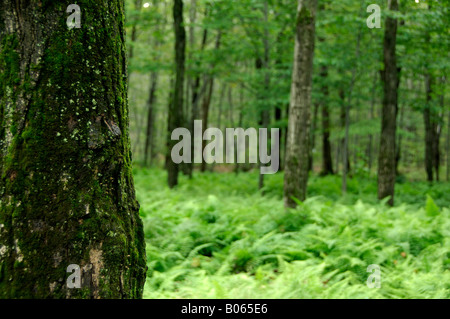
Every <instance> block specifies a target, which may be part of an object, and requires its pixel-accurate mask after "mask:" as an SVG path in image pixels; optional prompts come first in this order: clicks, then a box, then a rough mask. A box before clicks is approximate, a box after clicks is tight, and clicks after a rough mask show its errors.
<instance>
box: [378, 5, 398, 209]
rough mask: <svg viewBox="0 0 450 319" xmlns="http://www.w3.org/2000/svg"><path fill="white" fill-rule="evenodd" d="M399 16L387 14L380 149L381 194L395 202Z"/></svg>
mask: <svg viewBox="0 0 450 319" xmlns="http://www.w3.org/2000/svg"><path fill="white" fill-rule="evenodd" d="M389 10H392V11H398V0H391V1H390V2H389ZM396 42H397V19H393V18H391V17H387V18H386V26H385V32H384V70H383V71H382V72H381V79H382V82H383V87H384V97H383V109H382V120H381V136H380V150H379V157H378V198H379V199H383V198H386V197H388V196H390V199H389V201H388V204H389V205H394V190H395V136H396V130H397V101H398V85H399V82H400V79H399V70H398V69H397V59H396V52H395V51H396Z"/></svg>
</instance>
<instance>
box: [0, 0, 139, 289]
mask: <svg viewBox="0 0 450 319" xmlns="http://www.w3.org/2000/svg"><path fill="white" fill-rule="evenodd" d="M40 3H41V2H38V1H22V0H15V1H13V0H3V1H1V2H0V25H1V26H2V27H1V28H0V108H1V109H0V114H1V117H0V128H1V129H0V152H1V156H0V203H1V205H0V252H1V254H0V298H139V297H142V291H143V286H144V283H145V275H146V256H145V241H144V233H143V227H142V222H141V219H140V217H139V213H138V211H139V204H138V203H137V201H136V198H135V193H134V185H133V177H132V174H131V152H130V141H129V137H128V133H129V131H128V105H127V85H126V77H127V70H126V48H125V43H124V12H123V9H124V8H123V7H124V4H123V1H119V0H109V1H87V0H79V1H78V2H77V3H78V5H79V6H80V7H81V8H85V9H86V10H85V11H83V12H84V13H83V14H82V15H81V17H82V20H81V28H74V29H71V30H68V28H67V25H66V19H67V17H68V14H66V5H67V4H61V3H60V2H56V1H53V2H49V1H47V2H46V3H45V5H39V4H40ZM70 264H77V265H79V266H80V268H81V276H82V282H81V283H82V288H81V289H69V288H68V287H67V285H66V280H67V277H68V276H69V274H68V273H67V272H66V270H67V267H68V266H69V265H70Z"/></svg>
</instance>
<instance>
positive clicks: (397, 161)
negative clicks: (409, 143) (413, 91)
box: [395, 104, 405, 175]
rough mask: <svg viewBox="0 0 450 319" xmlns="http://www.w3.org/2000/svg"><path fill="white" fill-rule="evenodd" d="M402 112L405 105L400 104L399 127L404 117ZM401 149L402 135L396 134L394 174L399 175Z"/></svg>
mask: <svg viewBox="0 0 450 319" xmlns="http://www.w3.org/2000/svg"><path fill="white" fill-rule="evenodd" d="M404 112H405V105H404V104H403V105H401V106H400V108H399V113H400V114H399V116H400V118H399V123H398V127H399V129H402V127H403V118H404ZM401 151H402V135H401V134H398V136H397V145H396V149H395V175H400V171H399V169H398V167H399V165H400V159H401Z"/></svg>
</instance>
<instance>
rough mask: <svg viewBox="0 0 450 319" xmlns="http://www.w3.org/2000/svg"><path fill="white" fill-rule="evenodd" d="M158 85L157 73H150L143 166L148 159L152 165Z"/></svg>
mask: <svg viewBox="0 0 450 319" xmlns="http://www.w3.org/2000/svg"><path fill="white" fill-rule="evenodd" d="M157 85H158V73H156V72H152V74H151V76H150V94H149V97H148V102H147V132H146V134H145V151H144V165H147V163H148V159H150V164H152V161H153V158H154V155H155V151H154V133H153V131H154V123H155V104H156V87H157Z"/></svg>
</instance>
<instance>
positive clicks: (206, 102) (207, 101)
mask: <svg viewBox="0 0 450 319" xmlns="http://www.w3.org/2000/svg"><path fill="white" fill-rule="evenodd" d="M221 39H222V31H220V30H219V33H218V34H217V38H216V46H215V49H216V50H218V49H219V48H220V42H221ZM213 69H214V63H213V64H212V65H211V70H213ZM206 78H207V79H206V80H205V83H206V87H207V90H208V91H207V92H206V94H205V96H204V98H203V104H202V121H203V132H202V136H203V134H204V133H205V131H206V130H207V129H208V118H209V106H210V105H211V99H212V94H213V90H214V76H213V75H208V76H207V77H206ZM205 147H206V141H205V140H203V141H202V148H203V149H205ZM200 170H201V172H202V173H203V172H205V171H206V162H205V161H204V160H203V161H202V164H201V168H200Z"/></svg>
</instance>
